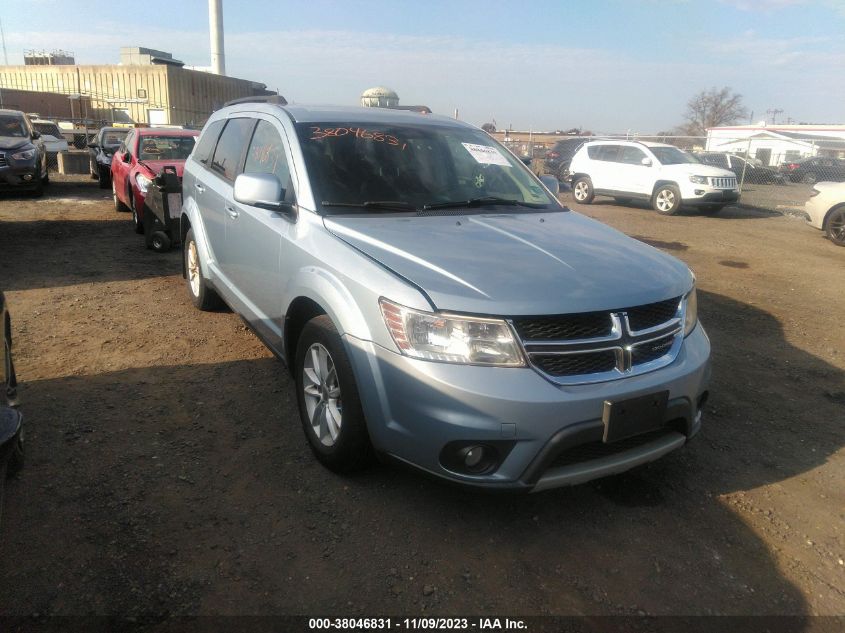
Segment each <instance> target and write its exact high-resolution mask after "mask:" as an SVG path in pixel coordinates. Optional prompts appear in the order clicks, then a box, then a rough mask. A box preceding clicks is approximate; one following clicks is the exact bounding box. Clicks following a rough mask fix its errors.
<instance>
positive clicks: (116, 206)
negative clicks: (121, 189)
mask: <svg viewBox="0 0 845 633" xmlns="http://www.w3.org/2000/svg"><path fill="white" fill-rule="evenodd" d="M111 197H112V200H113V201H114V210H115V211H117V212H118V213H123V212H125V211H129V207H127V206H126V205H125V204H123V203H122V202H121V201H120V198H118V197H117V189H115V187H114V180H112V183H111Z"/></svg>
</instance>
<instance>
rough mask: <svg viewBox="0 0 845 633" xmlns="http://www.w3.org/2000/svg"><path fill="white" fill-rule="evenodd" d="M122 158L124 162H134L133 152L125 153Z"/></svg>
mask: <svg viewBox="0 0 845 633" xmlns="http://www.w3.org/2000/svg"><path fill="white" fill-rule="evenodd" d="M122 158H123V162H124V163H130V162H132V154H130V153H129V152H125V153H124V154H123V156H122Z"/></svg>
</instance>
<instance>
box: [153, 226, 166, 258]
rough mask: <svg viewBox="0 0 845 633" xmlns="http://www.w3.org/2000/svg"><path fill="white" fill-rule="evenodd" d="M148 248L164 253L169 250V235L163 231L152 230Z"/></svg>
mask: <svg viewBox="0 0 845 633" xmlns="http://www.w3.org/2000/svg"><path fill="white" fill-rule="evenodd" d="M150 248H152V249H153V250H154V251H155V252H156V253H166V252H167V251H169V250H170V237H168V235H167V233H165V232H164V231H153V234H152V237H151V239H150Z"/></svg>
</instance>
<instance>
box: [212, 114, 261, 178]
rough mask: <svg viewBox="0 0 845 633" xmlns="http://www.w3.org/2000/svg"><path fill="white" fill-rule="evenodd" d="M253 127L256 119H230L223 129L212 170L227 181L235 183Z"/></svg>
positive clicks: (215, 151) (215, 150) (213, 159)
mask: <svg viewBox="0 0 845 633" xmlns="http://www.w3.org/2000/svg"><path fill="white" fill-rule="evenodd" d="M253 125H255V120H254V119H229V120H228V121H227V122H226V127H225V128H223V134H221V135H220V140H219V141H217V147H216V148H215V149H214V158H212V159H211V169H213V170H214V171H216V172H217V173H218V174H220V175H221V176H223V177H224V178H225V179H226V180H232V181H234V180H235V176H237V175H238V170H239V169H240V166H241V158H242V157H243V155H244V149H246V144H247V142H249V136H250V132H252V126H253Z"/></svg>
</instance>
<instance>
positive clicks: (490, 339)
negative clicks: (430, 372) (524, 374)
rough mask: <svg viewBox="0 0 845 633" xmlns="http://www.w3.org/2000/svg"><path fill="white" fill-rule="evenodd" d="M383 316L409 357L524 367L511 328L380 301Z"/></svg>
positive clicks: (502, 324) (486, 321) (497, 322)
mask: <svg viewBox="0 0 845 633" xmlns="http://www.w3.org/2000/svg"><path fill="white" fill-rule="evenodd" d="M379 305H380V306H381V313H382V315H383V316H384V322H385V323H386V324H387V329H388V330H390V334H391V336H392V337H393V341H394V343H396V347H398V348H399V349H400V350H401V352H402V353H403V354H405V355H406V356H412V357H413V358H421V359H424V360H435V361H441V362H444V363H463V364H472V365H497V366H500V367H523V366H524V365H525V362H524V360H523V358H522V354H521V353H520V351H519V346H518V345H517V343H516V341H515V340H514V337H513V333H512V332H511V329H510V328H509V327H508V324H507V323H505V322H504V321H502V320H501V319H482V318H473V317H463V316H457V315H447V314H440V313H432V312H421V311H419V310H412V309H411V308H406V307H404V306H400V305H398V304H395V303H393V302H392V301H388V300H387V299H380V300H379Z"/></svg>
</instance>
